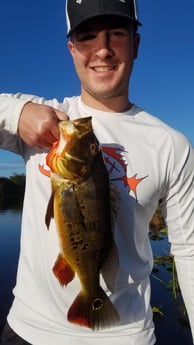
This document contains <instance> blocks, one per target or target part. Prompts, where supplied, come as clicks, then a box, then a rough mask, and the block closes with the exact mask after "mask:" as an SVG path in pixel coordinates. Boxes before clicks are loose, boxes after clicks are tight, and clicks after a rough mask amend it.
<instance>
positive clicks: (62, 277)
mask: <svg viewBox="0 0 194 345" xmlns="http://www.w3.org/2000/svg"><path fill="white" fill-rule="evenodd" d="M53 273H54V275H55V277H56V278H57V279H58V281H59V283H60V284H61V286H66V285H67V284H69V283H70V282H71V281H72V280H73V279H74V277H75V272H74V271H73V270H72V268H71V267H70V266H69V264H68V263H67V261H66V260H65V258H64V257H63V256H62V255H61V254H59V256H58V258H57V260H56V262H55V264H54V267H53Z"/></svg>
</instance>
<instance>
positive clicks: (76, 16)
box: [66, 0, 141, 37]
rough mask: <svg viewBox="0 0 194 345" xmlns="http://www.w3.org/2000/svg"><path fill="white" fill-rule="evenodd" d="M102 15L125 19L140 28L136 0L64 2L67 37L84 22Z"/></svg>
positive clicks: (69, 0) (79, 0)
mask: <svg viewBox="0 0 194 345" xmlns="http://www.w3.org/2000/svg"><path fill="white" fill-rule="evenodd" d="M104 15H106V16H107V15H112V16H120V17H123V18H127V19H129V20H131V21H133V22H134V23H136V24H137V25H139V26H141V23H140V22H139V20H138V13H137V0H66V22H67V37H69V36H70V35H71V34H72V32H73V31H74V30H75V29H76V28H77V27H78V26H79V25H80V24H82V23H83V22H85V21H86V20H88V19H91V18H94V17H99V16H104Z"/></svg>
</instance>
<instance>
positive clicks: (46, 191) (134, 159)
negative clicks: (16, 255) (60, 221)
mask: <svg viewBox="0 0 194 345" xmlns="http://www.w3.org/2000/svg"><path fill="white" fill-rule="evenodd" d="M67 25H68V37H69V42H68V47H69V50H70V53H71V55H72V58H73V61H74V64H75V68H76V71H77V74H78V76H79V78H80V82H81V96H80V97H72V98H65V99H64V102H63V104H59V103H58V102H57V101H56V100H50V101H48V100H45V99H42V98H39V97H35V96H30V95H21V94H17V95H5V94H4V95H1V98H0V100H1V102H0V146H1V148H5V149H8V150H11V151H13V152H17V153H19V154H21V155H22V156H23V158H24V160H25V162H26V193H25V200H24V209H23V221H22V235H21V236H22V238H21V252H20V259H19V268H18V275H17V284H16V287H15V289H14V295H15V299H14V302H13V305H12V307H11V310H10V312H9V315H8V324H7V325H6V327H5V330H4V332H3V334H2V340H1V344H14V345H16V344H28V343H30V344H33V345H43V344H46V345H53V344H56V345H62V344H66V345H77V344H84V345H99V343H100V342H102V343H107V344H110V345H114V344H115V345H119V344H120V345H136V344H138V345H152V344H155V336H154V326H153V322H152V311H151V307H150V281H149V275H150V273H151V270H152V264H153V260H152V252H151V248H150V242H149V237H148V232H149V221H150V219H151V217H152V215H153V213H154V211H155V210H156V208H157V206H158V204H160V207H161V208H162V210H163V213H164V216H165V219H166V222H167V226H168V230H169V240H170V242H171V251H172V254H174V256H175V261H176V267H177V270H178V275H179V283H180V286H181V289H182V293H183V296H184V300H185V303H186V307H187V311H188V314H189V318H190V324H191V328H192V331H193V334H194V305H193V303H192V301H193V300H194V270H193V264H194V228H193V227H194V219H193V209H194V208H193V203H194V196H193V166H194V155H193V150H192V147H191V145H190V143H189V142H188V141H187V140H186V138H185V137H184V136H183V135H182V134H180V133H178V132H176V131H175V130H174V129H172V128H170V127H169V126H167V125H166V124H164V123H163V122H161V121H159V120H158V119H157V118H155V117H153V116H151V115H149V114H148V113H146V112H145V111H143V110H142V109H140V108H138V107H137V106H135V105H134V104H132V103H131V102H130V101H129V99H128V89H129V80H130V75H131V71H132V68H133V62H134V59H136V57H137V54H138V46H139V40H140V39H139V34H138V33H137V27H138V25H141V24H140V23H139V21H138V18H137V8H136V1H135V0H126V1H119V0H104V1H102V0H101V1H100V0H99V1H90V0H83V1H75V0H69V1H67ZM86 116H92V123H93V128H94V131H95V134H96V136H97V138H98V140H99V142H100V144H101V147H102V151H103V155H104V159H105V162H106V165H107V169H108V171H109V178H110V181H111V182H112V183H114V184H115V186H116V187H117V190H118V191H119V199H120V205H119V211H118V215H117V219H116V220H115V224H114V237H115V242H116V246H117V250H118V254H119V270H118V274H117V280H116V286H115V289H114V291H109V289H108V287H107V286H106V284H105V282H104V281H103V280H102V287H103V289H104V290H105V291H106V293H107V295H108V296H109V298H110V299H111V301H112V303H113V305H114V308H115V310H116V312H117V313H118V315H119V320H118V322H117V324H116V325H114V326H113V327H110V328H105V329H103V328H102V329H99V330H94V331H92V330H91V329H89V328H86V327H80V326H79V325H75V324H72V323H70V322H69V321H68V320H67V312H68V309H69V307H70V305H71V303H72V301H73V300H74V298H75V296H76V295H77V293H78V292H79V282H78V279H77V278H75V279H74V280H73V281H72V282H71V283H69V284H68V285H67V287H66V288H64V289H62V288H61V287H60V285H59V284H58V281H57V280H56V278H55V277H54V275H53V273H52V267H53V263H54V262H55V260H56V257H57V255H58V251H59V245H58V240H57V235H56V231H55V225H54V223H52V224H51V226H50V230H49V231H46V226H45V212H46V209H47V205H48V200H49V197H50V192H51V191H50V179H49V178H48V177H46V176H45V175H44V169H45V168H47V167H46V161H45V157H46V154H47V152H48V149H49V148H51V146H52V144H53V142H54V141H56V139H58V138H59V129H58V121H59V120H61V119H67V118H68V119H75V118H79V117H86ZM47 169H48V168H47Z"/></svg>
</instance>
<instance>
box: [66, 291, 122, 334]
mask: <svg viewBox="0 0 194 345" xmlns="http://www.w3.org/2000/svg"><path fill="white" fill-rule="evenodd" d="M67 318H68V321H69V322H72V323H74V324H77V325H79V326H83V327H88V328H91V329H92V330H99V329H104V328H109V327H113V326H115V325H119V321H120V318H119V314H118V312H117V311H116V309H115V307H114V306H113V304H112V302H111V301H110V299H109V298H108V296H107V295H106V294H105V292H104V291H103V290H102V288H101V287H99V288H98V290H97V292H96V294H95V296H93V297H92V296H89V295H87V294H86V293H85V292H80V293H79V295H78V296H77V297H76V299H75V300H74V302H73V304H72V305H71V307H70V309H69V311H68V315H67Z"/></svg>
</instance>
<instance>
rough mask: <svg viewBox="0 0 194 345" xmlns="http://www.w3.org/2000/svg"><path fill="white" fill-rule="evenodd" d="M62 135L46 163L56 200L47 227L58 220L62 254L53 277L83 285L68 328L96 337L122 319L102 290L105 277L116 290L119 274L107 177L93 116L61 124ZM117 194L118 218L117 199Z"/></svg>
mask: <svg viewBox="0 0 194 345" xmlns="http://www.w3.org/2000/svg"><path fill="white" fill-rule="evenodd" d="M59 131H60V139H59V141H57V142H55V143H54V145H53V148H52V149H51V150H50V152H49V153H48V154H47V157H46V163H47V165H48V167H49V168H50V171H51V186H52V195H51V198H50V201H49V203H48V208H47V212H46V217H45V222H46V225H47V228H48V229H49V226H50V221H51V219H52V218H54V221H55V225H56V230H57V235H58V240H59V248H60V251H59V255H58V257H57V260H56V262H55V263H54V267H53V273H54V275H55V276H56V278H57V279H58V281H59V283H60V285H61V286H62V287H64V286H67V285H68V284H69V283H70V282H71V281H72V280H73V279H74V277H75V275H77V277H78V278H79V281H80V286H81V289H80V291H79V292H78V295H77V297H76V298H75V300H74V301H73V302H72V304H71V305H70V307H69V310H68V313H67V319H68V321H69V322H71V323H73V324H76V325H79V326H83V327H88V328H90V329H92V330H93V331H94V330H100V329H105V328H110V327H113V326H116V325H118V324H119V321H120V317H119V314H118V312H117V310H116V308H115V307H114V305H113V303H112V302H111V300H110V298H109V297H108V295H107V294H106V292H105V291H104V290H103V288H102V287H101V285H100V274H101V273H102V275H103V278H104V280H105V283H106V285H107V287H108V288H109V289H110V290H114V277H113V275H114V269H113V271H111V270H110V268H109V266H110V265H112V264H113V265H115V267H118V265H119V262H118V253H117V248H116V244H115V242H114V235H113V220H112V219H113V218H114V216H113V215H112V212H111V187H110V182H109V175H108V171H107V168H106V166H105V163H104V159H103V155H102V151H101V149H100V145H99V142H98V140H97V138H96V136H95V134H94V131H93V128H92V117H91V116H88V117H84V118H78V119H75V120H72V121H70V120H62V121H59ZM112 190H113V192H112V195H113V199H114V207H112V209H114V214H115V210H116V209H117V207H115V204H116V203H115V200H117V197H116V195H117V193H116V192H115V189H114V188H113V189H112ZM115 267H114V268H115ZM115 272H116V270H115ZM115 275H116V274H115Z"/></svg>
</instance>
